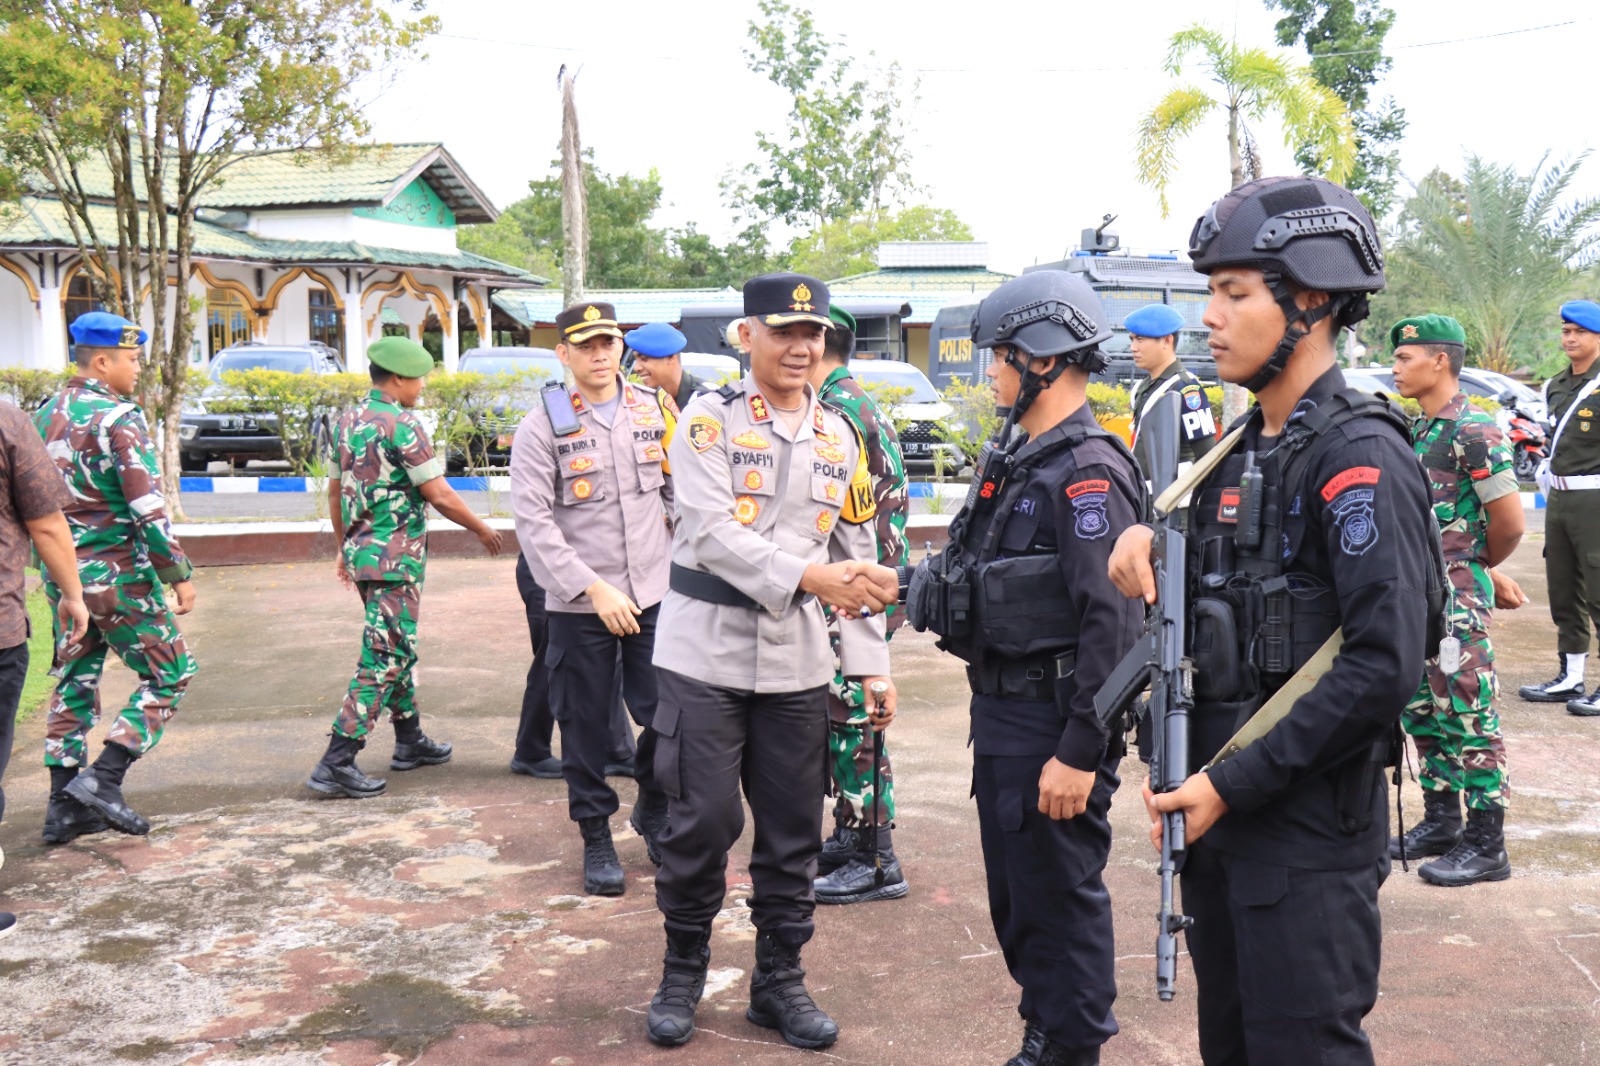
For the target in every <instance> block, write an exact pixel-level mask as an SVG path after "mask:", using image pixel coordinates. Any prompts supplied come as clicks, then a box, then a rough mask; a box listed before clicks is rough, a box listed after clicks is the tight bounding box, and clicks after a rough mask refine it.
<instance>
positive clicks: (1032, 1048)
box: [1006, 1018, 1050, 1066]
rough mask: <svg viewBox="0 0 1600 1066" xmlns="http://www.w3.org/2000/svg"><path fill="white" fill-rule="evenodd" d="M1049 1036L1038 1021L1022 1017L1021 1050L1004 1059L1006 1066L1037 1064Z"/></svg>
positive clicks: (1033, 1065)
mask: <svg viewBox="0 0 1600 1066" xmlns="http://www.w3.org/2000/svg"><path fill="white" fill-rule="evenodd" d="M1049 1042H1050V1039H1049V1037H1047V1036H1045V1035H1044V1029H1043V1028H1042V1027H1041V1026H1040V1025H1039V1023H1038V1022H1036V1021H1033V1020H1032V1019H1030V1018H1024V1019H1023V1024H1022V1050H1021V1051H1018V1052H1017V1053H1016V1054H1015V1055H1013V1056H1011V1057H1010V1058H1009V1059H1007V1060H1006V1066H1039V1055H1040V1053H1041V1052H1043V1051H1044V1047H1045V1045H1046V1044H1048V1043H1049Z"/></svg>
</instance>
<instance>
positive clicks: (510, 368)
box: [456, 355, 563, 381]
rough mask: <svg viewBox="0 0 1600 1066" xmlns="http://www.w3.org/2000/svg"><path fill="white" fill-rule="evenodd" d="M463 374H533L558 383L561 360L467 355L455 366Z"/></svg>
mask: <svg viewBox="0 0 1600 1066" xmlns="http://www.w3.org/2000/svg"><path fill="white" fill-rule="evenodd" d="M456 369H457V370H459V371H460V372H461V373H464V374H490V375H493V374H516V373H522V372H529V371H531V372H534V373H538V374H542V375H543V380H545V381H560V380H561V373H562V369H563V368H562V366H561V360H559V359H554V358H550V357H548V356H538V355H469V356H466V357H465V358H463V359H462V360H461V362H460V363H459V364H458V365H457V368H456Z"/></svg>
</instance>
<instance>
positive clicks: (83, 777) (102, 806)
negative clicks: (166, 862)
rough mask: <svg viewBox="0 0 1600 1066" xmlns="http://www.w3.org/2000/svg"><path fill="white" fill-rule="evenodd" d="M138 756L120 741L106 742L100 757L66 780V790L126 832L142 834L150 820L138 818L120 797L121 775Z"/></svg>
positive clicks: (137, 835)
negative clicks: (119, 742) (69, 779)
mask: <svg viewBox="0 0 1600 1066" xmlns="http://www.w3.org/2000/svg"><path fill="white" fill-rule="evenodd" d="M138 757H139V756H137V755H135V754H134V753H133V752H131V751H129V750H128V749H127V748H125V747H123V746H122V745H121V744H113V743H111V742H110V741H107V742H106V746H105V747H104V748H103V749H101V751H100V758H98V759H96V760H95V761H94V765H93V766H91V767H89V769H87V770H85V771H84V772H83V773H81V774H79V775H78V776H76V777H74V778H73V779H72V780H71V781H69V782H67V786H66V789H65V791H66V793H67V795H69V796H71V797H72V798H73V799H75V800H77V801H78V802H79V803H81V804H83V805H84V806H85V807H88V808H89V809H90V810H92V811H94V812H95V813H96V814H98V815H100V816H101V817H102V818H104V819H105V820H106V821H107V822H109V823H110V824H111V828H113V829H115V830H116V831H117V832H119V833H127V834H128V835H129V836H136V837H142V836H144V835H145V834H146V833H148V832H150V823H149V822H147V821H145V820H144V819H143V818H141V817H140V816H139V815H138V814H137V813H135V812H134V810H133V808H132V807H129V806H128V804H127V801H126V800H124V799H123V798H122V779H123V777H124V775H126V774H127V772H128V767H130V766H132V765H133V760H135V759H137V758H138Z"/></svg>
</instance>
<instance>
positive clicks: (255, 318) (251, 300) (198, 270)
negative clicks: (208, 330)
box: [194, 262, 267, 336]
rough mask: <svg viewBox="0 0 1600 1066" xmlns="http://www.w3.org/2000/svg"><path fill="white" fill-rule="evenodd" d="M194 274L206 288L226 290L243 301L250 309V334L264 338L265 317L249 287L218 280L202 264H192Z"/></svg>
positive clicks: (231, 280)
mask: <svg viewBox="0 0 1600 1066" xmlns="http://www.w3.org/2000/svg"><path fill="white" fill-rule="evenodd" d="M194 273H195V276H196V277H198V278H200V280H202V281H204V282H205V283H206V286H207V287H208V288H212V289H226V290H227V291H228V292H231V293H234V294H236V295H237V296H238V297H239V299H241V300H242V301H244V305H245V306H246V307H248V308H249V309H250V312H251V315H250V317H251V320H252V321H251V323H250V332H251V334H252V335H255V336H266V333H267V316H266V315H265V314H263V313H262V311H261V304H260V303H259V302H258V301H257V300H256V298H255V294H254V293H252V292H251V291H250V286H248V285H246V284H245V283H244V282H242V281H235V280H233V279H232V278H219V277H217V276H216V275H215V274H213V273H212V272H211V268H210V267H209V266H207V265H206V264H205V263H202V262H196V263H195V264H194Z"/></svg>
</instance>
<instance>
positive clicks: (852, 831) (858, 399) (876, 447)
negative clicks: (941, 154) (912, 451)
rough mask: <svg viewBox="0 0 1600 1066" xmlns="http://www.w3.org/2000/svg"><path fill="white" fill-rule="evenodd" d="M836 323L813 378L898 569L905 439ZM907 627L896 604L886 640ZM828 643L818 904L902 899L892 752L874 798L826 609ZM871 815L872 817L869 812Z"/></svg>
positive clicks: (854, 704) (860, 722)
mask: <svg viewBox="0 0 1600 1066" xmlns="http://www.w3.org/2000/svg"><path fill="white" fill-rule="evenodd" d="M828 314H829V316H830V317H831V318H832V319H833V322H834V324H833V325H832V326H831V327H829V329H828V331H827V333H826V334H825V335H824V337H823V346H822V361H821V362H820V363H818V364H817V369H816V371H815V372H814V373H813V374H812V376H811V386H812V388H814V389H816V391H817V399H819V400H821V401H822V402H823V403H825V404H827V405H828V406H830V407H832V408H833V409H834V410H836V411H838V412H839V413H840V414H842V415H844V416H845V417H846V418H848V419H849V420H850V421H851V423H853V424H854V426H855V428H856V430H857V432H859V433H860V434H861V439H862V440H863V441H865V442H866V447H867V469H868V471H869V472H870V473H871V475H872V491H873V496H874V498H875V499H876V501H877V508H878V516H877V522H876V526H875V528H876V530H877V534H878V562H880V563H882V564H884V565H885V566H901V565H904V564H905V563H906V562H907V561H909V559H910V551H909V550H908V548H907V545H906V535H905V529H906V511H907V510H908V498H907V485H906V465H905V460H904V459H903V458H902V457H901V454H900V437H899V435H898V434H897V433H895V430H894V423H893V422H892V421H891V420H890V418H889V416H888V415H887V414H885V413H884V411H883V409H882V408H880V407H879V406H878V405H877V403H876V402H874V401H873V399H872V397H870V396H869V395H868V394H867V392H866V390H865V389H863V388H862V387H861V383H860V382H859V381H857V380H856V379H855V378H854V377H853V376H851V374H850V357H851V356H852V355H854V354H855V346H856V343H855V329H856V322H855V317H854V316H853V315H851V314H850V312H848V311H846V310H844V309H843V308H841V307H838V306H830V307H829V309H828ZM904 622H905V612H904V611H903V609H902V608H901V607H900V606H899V605H898V604H895V605H892V606H890V607H889V608H888V610H887V611H886V614H885V629H886V632H885V634H884V639H885V640H888V639H889V638H890V637H892V636H893V635H894V631H895V630H896V629H899V628H900V626H901V625H902V624H903V623H904ZM828 640H829V642H830V643H831V644H832V646H833V662H834V672H833V680H832V681H831V682H829V684H828V763H829V767H830V768H831V770H832V780H833V793H834V807H833V824H834V830H833V836H832V837H830V838H829V839H827V840H825V841H823V843H822V853H821V854H820V855H819V856H818V857H817V873H819V874H821V875H823V876H820V877H818V878H817V881H816V895H817V902H818V903H865V902H867V901H870V900H875V899H899V898H900V897H901V896H904V895H905V894H906V893H907V892H908V891H909V890H910V886H908V885H907V884H906V880H905V874H904V873H903V872H902V870H901V869H900V861H899V859H898V858H896V857H895V853H894V842H893V838H892V836H891V832H892V827H893V823H894V814H895V809H894V774H893V771H892V770H891V768H890V765H889V753H888V750H887V748H886V749H885V750H884V753H883V761H882V763H881V764H880V765H879V767H878V780H879V787H880V789H881V791H882V793H883V794H882V796H881V797H878V796H874V795H873V787H872V777H873V775H872V752H873V737H872V732H871V730H869V728H868V721H867V701H866V693H865V692H864V691H863V690H862V687H861V683H860V682H859V681H852V680H849V679H848V678H846V677H845V676H844V673H843V668H842V666H841V664H840V662H839V623H838V620H837V619H834V618H833V617H832V613H831V612H829V625H828ZM869 811H871V812H872V813H871V814H869V813H868V812H869ZM869 818H875V819H876V821H877V825H878V833H877V845H878V853H879V854H880V855H882V856H883V869H884V878H883V884H882V886H878V885H877V882H876V877H875V872H876V864H875V862H874V856H873V855H872V854H871V853H870V850H869V849H870V846H871V841H870V839H869V837H870V834H869V833H868V832H867V830H866V826H867V825H868V824H869V823H868V819H869Z"/></svg>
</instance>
